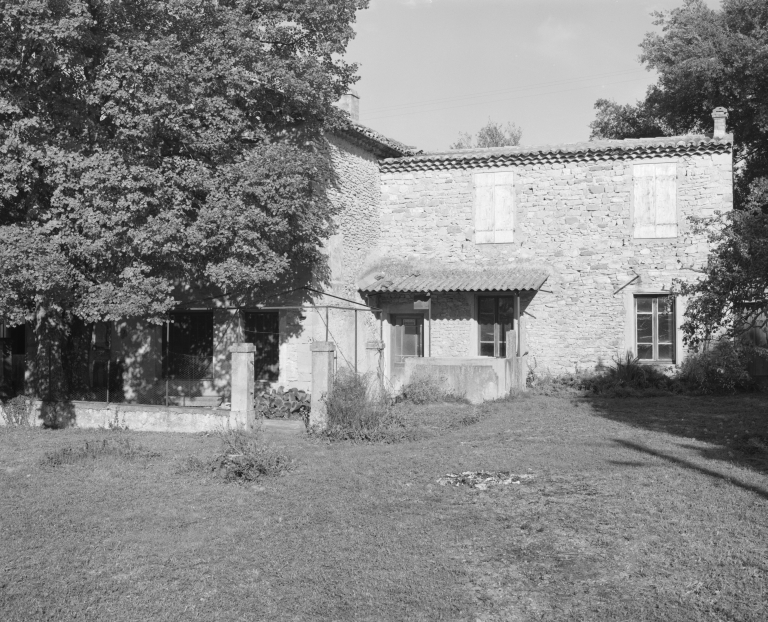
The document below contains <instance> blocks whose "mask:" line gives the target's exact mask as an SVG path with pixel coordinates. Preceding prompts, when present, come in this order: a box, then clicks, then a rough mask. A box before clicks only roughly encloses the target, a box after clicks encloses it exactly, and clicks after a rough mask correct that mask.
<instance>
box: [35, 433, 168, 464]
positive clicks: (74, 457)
mask: <svg viewBox="0 0 768 622" xmlns="http://www.w3.org/2000/svg"><path fill="white" fill-rule="evenodd" d="M158 455H159V454H157V453H154V452H148V451H147V450H145V449H144V448H143V447H142V446H141V445H136V444H135V443H132V442H131V440H130V439H127V438H119V439H109V438H105V439H102V440H100V441H99V440H88V441H85V444H84V445H83V446H82V447H64V448H62V449H57V450H56V451H52V452H47V453H46V454H45V456H44V457H43V460H42V464H43V466H49V467H57V466H63V465H72V464H77V463H79V462H85V461H89V460H99V459H103V458H119V459H122V460H135V459H137V458H154V457H157V456H158Z"/></svg>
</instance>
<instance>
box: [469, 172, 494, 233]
mask: <svg viewBox="0 0 768 622" xmlns="http://www.w3.org/2000/svg"><path fill="white" fill-rule="evenodd" d="M474 182H475V244H488V243H493V241H494V234H493V228H494V227H493V224H494V192H493V191H494V173H475V174H474Z"/></svg>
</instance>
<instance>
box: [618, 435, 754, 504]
mask: <svg viewBox="0 0 768 622" xmlns="http://www.w3.org/2000/svg"><path fill="white" fill-rule="evenodd" d="M613 440H614V442H615V443H616V444H617V445H621V446H622V447H626V448H627V449H633V450H634V451H639V452H642V453H644V454H648V455H649V456H655V457H656V458H661V459H662V460H666V461H667V462H671V463H672V464H676V465H678V466H682V467H685V468H686V469H691V470H692V471H698V472H699V473H703V474H704V475H709V476H710V477H714V478H717V479H721V480H723V481H726V482H729V483H731V484H733V485H734V486H738V487H739V488H743V489H744V490H748V491H749V492H753V493H755V494H756V495H759V496H760V497H762V498H763V499H768V490H766V489H765V488H762V487H761V486H755V485H753V484H749V483H747V482H742V481H741V480H740V479H738V478H735V477H730V476H728V475H724V474H722V473H720V472H718V471H714V470H712V469H708V468H706V467H703V466H701V465H698V464H694V463H693V462H690V461H689V460H685V459H683V458H678V457H676V456H670V455H669V454H666V453H664V452H661V451H658V450H656V449H651V448H650V447H646V446H645V445H641V444H640V443H633V442H632V441H626V440H623V439H619V438H615V439H613Z"/></svg>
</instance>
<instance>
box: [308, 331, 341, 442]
mask: <svg viewBox="0 0 768 622" xmlns="http://www.w3.org/2000/svg"><path fill="white" fill-rule="evenodd" d="M310 350H311V351H312V391H311V397H312V405H311V410H310V412H309V427H310V428H316V429H319V430H323V429H325V427H326V425H328V410H327V406H326V402H325V400H326V398H327V397H328V393H329V392H330V390H331V388H332V387H333V357H334V354H335V352H336V345H335V344H334V343H332V342H330V341H315V342H313V343H312V344H311V345H310Z"/></svg>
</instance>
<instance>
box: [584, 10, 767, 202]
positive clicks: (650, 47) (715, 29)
mask: <svg viewBox="0 0 768 622" xmlns="http://www.w3.org/2000/svg"><path fill="white" fill-rule="evenodd" d="M654 15H655V17H656V22H655V24H656V25H657V26H660V27H661V33H649V34H647V35H646V37H645V39H644V41H643V42H642V44H641V48H642V54H641V56H640V60H641V62H643V63H645V64H646V66H647V67H648V69H653V70H655V71H657V72H658V81H657V83H656V84H653V85H651V86H650V87H649V88H648V91H647V93H646V96H645V99H644V100H643V101H641V102H638V103H637V104H636V105H634V106H620V105H618V104H616V103H614V102H608V101H606V100H604V99H601V100H598V102H597V103H596V105H595V107H596V108H597V110H598V115H597V118H596V119H595V121H594V122H593V123H592V124H591V127H592V136H593V138H632V137H640V136H647V135H648V132H655V131H656V130H659V131H658V133H656V135H659V134H667V135H673V134H685V133H689V132H702V133H708V132H711V130H712V117H711V114H712V110H713V109H714V108H716V107H718V106H724V107H725V108H727V109H728V112H729V117H728V125H729V126H730V129H731V131H732V132H733V134H734V156H735V161H736V162H738V163H740V166H739V167H738V169H737V175H738V180H737V181H738V184H737V190H738V192H737V197H736V198H737V206H739V207H740V206H741V201H742V200H744V199H746V197H747V194H748V189H749V186H750V184H751V183H752V182H753V180H755V179H758V178H760V177H766V176H768V121H767V119H768V60H766V55H765V49H766V46H768V4H766V2H765V0H723V2H722V6H721V9H720V10H712V9H710V8H708V7H707V5H706V4H705V3H704V2H703V0H684V2H683V5H682V6H681V7H679V8H677V9H674V10H672V11H668V12H660V13H655V14H654Z"/></svg>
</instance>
